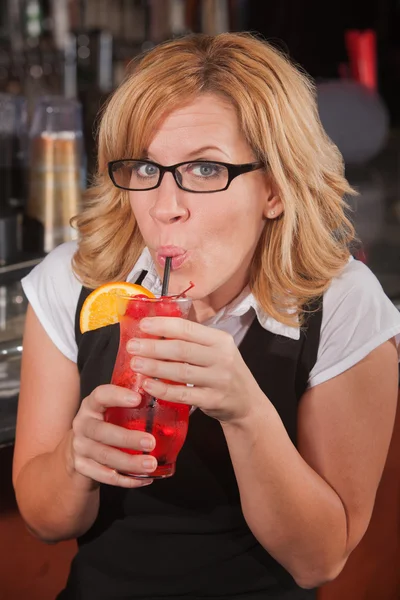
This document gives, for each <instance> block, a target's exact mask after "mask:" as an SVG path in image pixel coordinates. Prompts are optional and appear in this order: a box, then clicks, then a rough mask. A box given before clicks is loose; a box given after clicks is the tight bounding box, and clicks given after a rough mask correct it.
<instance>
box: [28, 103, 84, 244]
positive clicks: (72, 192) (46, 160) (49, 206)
mask: <svg viewBox="0 0 400 600" xmlns="http://www.w3.org/2000/svg"><path fill="white" fill-rule="evenodd" d="M29 167H30V169H29V197H28V205H27V210H26V215H27V217H28V220H27V231H26V243H27V248H26V249H28V250H30V251H41V250H43V251H44V252H50V250H52V249H53V248H55V247H56V246H58V245H59V244H61V243H63V242H65V241H69V240H72V239H75V238H76V232H75V231H74V230H73V229H72V227H71V226H70V219H71V217H73V216H74V215H75V214H76V213H77V212H78V211H79V207H80V200H81V192H82V187H83V181H84V179H85V174H84V149H83V136H82V110H81V105H80V103H79V102H77V101H76V100H71V99H66V98H63V97H59V96H45V97H42V98H40V99H38V101H37V103H36V106H35V109H34V114H33V119H32V126H31V131H30V163H29Z"/></svg>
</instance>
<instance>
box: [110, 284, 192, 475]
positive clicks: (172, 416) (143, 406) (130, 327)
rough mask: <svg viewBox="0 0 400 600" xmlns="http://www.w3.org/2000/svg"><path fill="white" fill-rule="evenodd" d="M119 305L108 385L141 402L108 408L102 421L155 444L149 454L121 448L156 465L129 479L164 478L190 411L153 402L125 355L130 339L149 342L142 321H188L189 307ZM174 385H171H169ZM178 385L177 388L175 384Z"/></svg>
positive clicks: (127, 301) (185, 303)
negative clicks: (147, 436)
mask: <svg viewBox="0 0 400 600" xmlns="http://www.w3.org/2000/svg"><path fill="white" fill-rule="evenodd" d="M118 302H119V323H120V342H119V349H118V354H117V358H116V361H115V366H114V371H113V375H112V379H111V383H113V384H115V385H119V386H122V387H126V388H128V389H131V390H134V391H135V392H139V393H140V394H141V396H142V402H141V403H140V405H139V406H138V407H135V408H119V407H116V408H109V409H107V411H106V413H105V420H106V421H107V422H109V423H113V424H114V425H120V426H121V427H125V428H126V429H132V430H136V431H147V432H148V433H151V434H152V435H153V436H154V437H155V440H156V446H155V448H154V450H153V451H152V452H142V451H137V450H130V449H128V448H120V449H121V450H122V451H123V452H127V453H128V454H150V455H151V456H154V457H155V458H156V459H157V461H158V466H157V469H156V470H155V471H154V472H153V473H151V474H149V475H142V474H140V475H135V473H129V475H131V476H132V477H141V478H143V477H149V478H151V479H154V478H164V477H170V476H171V475H173V474H174V472H175V463H176V459H177V456H178V454H179V451H180V450H181V448H182V446H183V443H184V441H185V438H186V434H187V429H188V421H189V410H190V407H189V406H188V405H186V404H176V403H174V402H166V401H165V400H159V399H157V398H153V397H152V396H150V395H149V394H147V392H145V391H144V390H143V388H142V383H143V381H144V379H145V375H141V374H139V373H134V372H133V371H132V369H131V366H130V361H131V359H132V354H128V352H127V351H126V344H127V342H128V340H130V339H131V338H134V337H136V338H152V337H154V336H150V335H148V334H145V333H144V332H142V331H141V330H140V328H139V323H140V321H141V319H143V318H144V317H156V316H158V317H181V318H187V316H188V313H189V309H190V306H191V300H190V299H189V298H173V297H171V298H165V297H163V298H143V297H137V296H133V297H126V296H125V297H121V298H119V300H118ZM170 383H173V382H170ZM176 385H179V384H176Z"/></svg>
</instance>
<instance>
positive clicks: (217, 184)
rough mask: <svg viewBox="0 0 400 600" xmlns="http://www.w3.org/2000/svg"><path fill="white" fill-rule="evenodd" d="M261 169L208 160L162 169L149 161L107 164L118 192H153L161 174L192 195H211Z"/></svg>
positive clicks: (158, 183)
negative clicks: (242, 176) (245, 175)
mask: <svg viewBox="0 0 400 600" xmlns="http://www.w3.org/2000/svg"><path fill="white" fill-rule="evenodd" d="M263 167H264V163H262V162H253V163H246V164H243V165H232V164H229V163H223V162H217V161H209V160H196V161H195V162H182V163H178V164H176V165H170V166H169V167H164V166H162V165H159V164H157V163H155V162H152V161H151V160H137V159H132V160H124V159H123V160H113V161H112V162H109V163H108V173H109V175H110V178H111V181H112V182H113V184H114V185H115V186H116V187H118V188H121V189H122V190H130V191H132V192H139V191H145V190H154V189H155V188H157V187H158V186H159V185H160V184H161V182H162V179H163V177H164V175H165V173H172V175H173V176H174V179H175V181H176V184H177V186H178V187H179V188H181V190H185V191H186V192H193V193H194V194H211V193H212V192H223V191H224V190H226V189H228V187H229V185H230V183H231V181H232V180H233V179H235V177H238V176H239V175H243V174H244V173H250V171H256V170H257V169H262V168H263Z"/></svg>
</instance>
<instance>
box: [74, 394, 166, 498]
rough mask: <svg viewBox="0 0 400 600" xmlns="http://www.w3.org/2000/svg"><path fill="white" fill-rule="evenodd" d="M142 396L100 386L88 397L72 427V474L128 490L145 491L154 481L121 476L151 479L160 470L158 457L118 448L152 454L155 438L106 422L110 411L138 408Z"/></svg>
mask: <svg viewBox="0 0 400 600" xmlns="http://www.w3.org/2000/svg"><path fill="white" fill-rule="evenodd" d="M140 402H141V396H140V394H137V393H135V392H131V391H130V390H127V389H125V388H122V387H118V386H115V385H100V386H99V387H97V388H96V389H95V390H93V392H92V393H91V394H90V395H89V396H87V397H86V398H85V399H84V400H83V401H82V404H81V406H80V409H79V411H78V413H77V415H76V417H75V419H74V421H73V424H72V442H71V454H72V457H71V461H70V462H71V463H72V470H73V471H75V472H77V473H80V474H81V475H85V476H86V477H88V478H89V479H91V480H93V481H95V482H100V483H107V484H109V485H116V486H119V487H124V488H135V487H142V486H144V485H148V484H149V483H152V480H149V479H146V480H140V479H135V478H133V477H128V476H124V475H122V474H121V473H137V474H143V475H151V473H152V472H153V471H154V470H155V469H156V467H157V461H156V459H155V458H154V457H152V456H148V455H135V456H132V455H131V454H128V453H126V452H122V451H121V450H118V448H129V449H131V450H139V451H140V452H143V451H146V452H148V451H151V450H152V449H153V448H154V446H155V438H154V437H153V436H152V435H151V434H149V433H145V432H143V431H131V430H129V429H124V428H123V427H120V426H118V425H113V424H112V423H107V422H106V421H104V413H105V411H106V410H107V408H109V407H114V406H119V407H121V408H134V407H136V406H138V405H139V404H140Z"/></svg>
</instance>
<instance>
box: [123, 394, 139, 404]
mask: <svg viewBox="0 0 400 600" xmlns="http://www.w3.org/2000/svg"><path fill="white" fill-rule="evenodd" d="M141 400H142V397H141V395H140V394H137V393H136V392H129V391H127V392H126V394H125V401H126V403H127V404H130V405H131V406H137V405H138V404H140V402H141Z"/></svg>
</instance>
